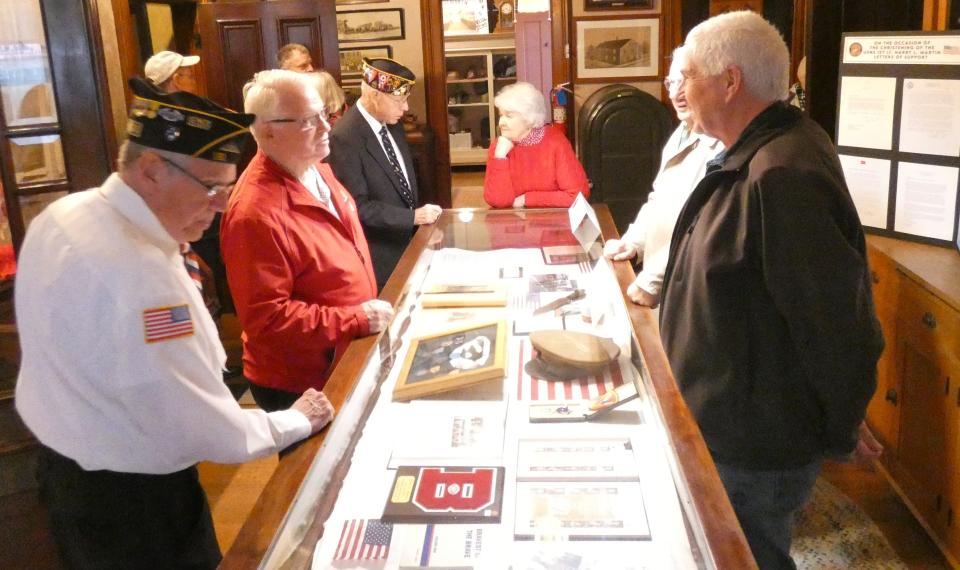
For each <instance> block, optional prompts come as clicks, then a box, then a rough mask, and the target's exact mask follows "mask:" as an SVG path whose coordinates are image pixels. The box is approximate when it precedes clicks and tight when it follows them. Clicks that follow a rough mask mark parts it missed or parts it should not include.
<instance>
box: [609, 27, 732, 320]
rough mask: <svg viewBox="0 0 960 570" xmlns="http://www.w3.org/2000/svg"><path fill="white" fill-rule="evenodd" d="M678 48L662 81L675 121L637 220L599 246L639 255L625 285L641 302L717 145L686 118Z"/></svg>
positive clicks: (617, 255) (653, 301) (653, 294)
mask: <svg viewBox="0 0 960 570" xmlns="http://www.w3.org/2000/svg"><path fill="white" fill-rule="evenodd" d="M683 49H684V48H683V46H681V47H678V48H677V49H675V50H674V52H673V62H672V63H671V65H670V73H669V74H668V75H667V78H666V79H664V80H663V83H664V84H665V85H666V86H667V92H668V93H669V94H670V102H671V103H673V108H674V109H675V110H676V111H677V118H678V119H680V125H679V126H678V127H677V130H675V131H674V132H673V134H671V135H670V138H669V139H668V140H667V144H666V146H664V147H663V156H662V157H661V159H660V172H659V173H657V178H656V180H654V181H653V191H652V192H650V195H649V196H648V197H647V201H646V203H645V204H644V205H643V207H641V208H640V212H638V213H637V219H636V220H635V221H634V222H633V223H632V224H630V227H629V228H627V231H626V232H624V233H623V237H622V238H621V239H618V240H617V239H612V240H608V241H607V243H606V244H604V248H603V253H604V255H606V256H607V257H608V258H611V259H615V260H618V261H619V260H623V259H630V258H632V257H634V256H637V255H639V256H640V258H641V259H642V260H643V268H642V269H641V270H640V273H638V274H637V278H636V280H635V281H634V282H633V283H632V284H631V285H630V286H629V287H628V288H627V296H628V297H630V300H632V301H633V302H634V303H637V304H638V305H643V306H646V307H656V306H657V305H658V304H659V303H660V286H661V285H662V284H663V273H664V271H665V270H666V268H667V258H668V255H669V253H670V237H671V236H672V235H673V226H674V224H675V223H676V221H677V216H679V215H680V210H682V209H683V205H684V204H685V203H686V202H687V198H688V197H689V196H690V193H691V192H693V189H694V188H696V187H697V183H698V182H700V180H701V179H702V178H703V175H704V173H706V169H707V161H708V160H710V159H711V158H713V157H715V156H716V155H717V154H719V153H720V151H721V150H723V143H721V142H720V141H718V140H717V139H715V138H712V137H709V136H707V135H705V134H703V133H702V132H700V127H699V125H697V124H693V123H691V121H690V111H689V110H688V109H687V101H686V97H685V96H684V94H683V93H681V92H680V82H681V81H683V79H682V76H681V75H680V70H681V69H682V68H683V65H684V61H685V59H684V58H685V56H684V53H683Z"/></svg>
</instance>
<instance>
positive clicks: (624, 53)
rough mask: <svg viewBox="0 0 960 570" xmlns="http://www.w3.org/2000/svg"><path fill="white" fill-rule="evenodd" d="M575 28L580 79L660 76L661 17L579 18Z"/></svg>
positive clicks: (629, 78) (603, 81)
mask: <svg viewBox="0 0 960 570" xmlns="http://www.w3.org/2000/svg"><path fill="white" fill-rule="evenodd" d="M576 29H577V41H576V42H575V43H574V46H575V50H576V51H575V53H574V59H575V60H576V62H577V66H576V73H575V80H576V81H577V82H580V83H605V82H610V81H637V80H643V79H657V78H658V76H659V73H660V66H659V61H660V49H659V47H660V19H659V18H631V17H610V18H580V19H578V20H576Z"/></svg>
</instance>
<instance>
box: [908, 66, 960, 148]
mask: <svg viewBox="0 0 960 570" xmlns="http://www.w3.org/2000/svg"><path fill="white" fill-rule="evenodd" d="M900 152H918V153H923V154H938V155H941V156H960V81H958V80H956V79H953V80H951V79H911V78H907V79H904V80H903V110H902V111H901V113H900Z"/></svg>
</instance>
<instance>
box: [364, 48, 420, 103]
mask: <svg viewBox="0 0 960 570" xmlns="http://www.w3.org/2000/svg"><path fill="white" fill-rule="evenodd" d="M416 79H417V76H416V75H414V74H413V72H412V71H410V70H409V69H407V68H406V67H404V66H403V65H400V64H399V63H397V62H395V61H393V60H392V59H387V58H385V57H381V58H376V59H368V58H363V82H364V83H366V84H367V85H369V86H370V87H373V88H374V89H376V90H377V91H382V92H384V93H389V94H390V95H407V94H408V93H410V91H411V90H412V89H413V85H414V84H415V83H416V82H417V81H416Z"/></svg>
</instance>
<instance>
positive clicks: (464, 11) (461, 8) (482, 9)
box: [441, 0, 490, 36]
mask: <svg viewBox="0 0 960 570" xmlns="http://www.w3.org/2000/svg"><path fill="white" fill-rule="evenodd" d="M441 10H442V11H443V35H444V36H468V35H475V34H489V33H490V16H489V12H488V11H487V0H443V2H442V4H441Z"/></svg>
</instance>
